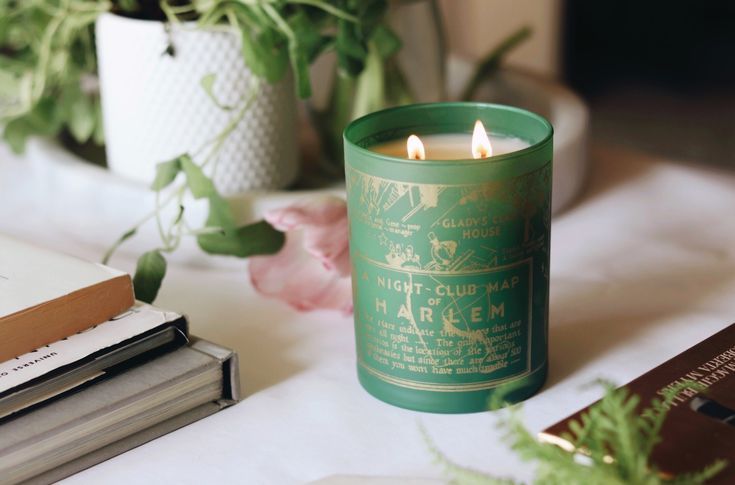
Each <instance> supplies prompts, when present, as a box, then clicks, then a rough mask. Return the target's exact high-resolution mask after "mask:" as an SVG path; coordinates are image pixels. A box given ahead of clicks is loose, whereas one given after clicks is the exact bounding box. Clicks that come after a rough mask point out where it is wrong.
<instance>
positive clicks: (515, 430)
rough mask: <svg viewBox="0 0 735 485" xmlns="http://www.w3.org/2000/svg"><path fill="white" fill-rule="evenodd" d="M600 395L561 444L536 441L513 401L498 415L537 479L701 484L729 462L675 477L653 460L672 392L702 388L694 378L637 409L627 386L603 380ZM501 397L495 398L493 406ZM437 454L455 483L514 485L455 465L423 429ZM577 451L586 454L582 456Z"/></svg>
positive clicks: (577, 484) (567, 483) (574, 483)
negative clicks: (506, 412) (664, 472)
mask: <svg viewBox="0 0 735 485" xmlns="http://www.w3.org/2000/svg"><path fill="white" fill-rule="evenodd" d="M602 385H603V386H604V389H605V394H604V396H603V398H602V399H601V400H600V401H599V402H597V403H596V404H594V405H592V406H591V407H590V408H589V410H588V412H586V413H584V414H582V416H581V420H580V421H573V422H572V423H571V425H570V430H571V433H567V434H566V435H563V436H562V438H563V439H564V440H565V441H567V442H568V443H569V445H570V450H571V451H567V450H564V449H562V448H560V447H558V446H556V445H553V444H547V443H542V442H539V441H538V440H537V439H536V438H535V437H534V435H533V433H531V432H530V431H529V430H528V429H527V428H526V427H525V426H524V425H523V422H522V420H521V418H520V416H519V414H518V409H517V407H515V408H511V409H510V413H509V415H508V416H507V417H506V418H505V419H502V420H501V422H500V426H501V427H502V428H503V429H504V430H505V432H506V439H507V440H508V442H509V443H510V445H511V447H512V448H513V450H515V451H516V453H518V455H519V456H520V458H521V459H522V460H524V461H529V462H533V463H535V465H536V469H535V471H536V478H535V480H534V482H535V483H538V484H548V485H556V484H558V485H629V484H633V485H664V484H687V485H694V484H702V483H705V482H707V481H708V480H710V479H711V478H713V477H714V476H715V475H717V474H718V473H719V472H720V471H722V469H723V468H725V466H726V465H727V463H726V462H725V461H723V460H716V461H714V462H713V463H712V464H710V465H709V466H707V467H705V468H704V469H703V470H699V471H693V472H691V473H687V474H682V475H679V476H676V477H673V478H666V477H664V476H663V475H662V474H661V473H660V472H659V470H658V469H657V468H656V466H655V464H653V463H652V462H651V453H652V452H653V449H654V447H655V446H656V445H657V444H658V443H659V442H660V441H661V437H660V431H661V426H662V425H663V423H664V420H665V419H666V416H667V413H668V409H669V408H670V405H671V403H672V402H673V400H674V399H675V398H676V396H677V395H678V394H679V393H680V392H681V391H683V390H684V389H687V388H690V389H695V390H698V391H701V390H703V389H702V388H701V386H700V385H698V384H696V383H694V382H683V383H681V384H680V385H679V386H674V387H673V388H671V389H669V390H667V393H666V394H665V396H664V399H663V400H660V399H654V400H652V401H651V402H650V403H649V404H648V406H647V407H645V408H644V409H642V410H641V411H640V412H639V411H638V409H639V408H640V406H639V405H640V404H641V401H640V397H639V396H637V395H634V394H631V393H630V392H629V391H628V390H627V389H625V388H621V389H616V388H615V386H613V385H611V384H609V383H602ZM498 404H499V401H498V400H497V399H496V400H495V402H494V403H493V407H495V406H497V405H498ZM424 435H425V437H426V439H427V442H428V443H429V448H430V450H431V452H432V454H433V456H434V458H435V460H436V461H437V462H438V463H439V464H441V465H442V466H443V467H444V468H445V470H446V472H447V474H448V475H449V476H451V477H452V480H453V483H458V484H478V485H479V484H486V485H514V484H516V483H519V482H516V481H514V480H512V479H508V478H497V477H493V476H490V475H487V474H484V473H481V472H478V471H476V470H473V469H470V468H465V467H463V466H459V465H457V464H455V463H453V462H451V461H450V460H448V459H447V458H446V457H445V456H444V455H443V454H442V453H441V452H440V451H439V450H438V449H437V448H436V446H435V445H434V444H433V443H432V442H431V440H430V439H429V438H428V435H426V432H425V431H424ZM580 456H583V457H587V459H586V460H580V459H579V458H580Z"/></svg>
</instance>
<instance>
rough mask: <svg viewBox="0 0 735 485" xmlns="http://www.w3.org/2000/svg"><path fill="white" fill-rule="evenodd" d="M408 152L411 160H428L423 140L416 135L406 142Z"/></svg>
mask: <svg viewBox="0 0 735 485" xmlns="http://www.w3.org/2000/svg"><path fill="white" fill-rule="evenodd" d="M406 151H407V152H408V158H410V159H411V160H426V151H425V150H424V144H423V143H422V142H421V138H419V137H418V136H416V135H411V136H409V137H408V140H406Z"/></svg>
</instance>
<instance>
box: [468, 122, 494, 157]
mask: <svg viewBox="0 0 735 485" xmlns="http://www.w3.org/2000/svg"><path fill="white" fill-rule="evenodd" d="M492 156H493V147H492V145H491V144H490V138H488V136H487V132H486V131H485V126H484V125H483V124H482V121H480V120H477V121H475V130H474V131H473V132H472V158H475V159H477V158H488V157H492Z"/></svg>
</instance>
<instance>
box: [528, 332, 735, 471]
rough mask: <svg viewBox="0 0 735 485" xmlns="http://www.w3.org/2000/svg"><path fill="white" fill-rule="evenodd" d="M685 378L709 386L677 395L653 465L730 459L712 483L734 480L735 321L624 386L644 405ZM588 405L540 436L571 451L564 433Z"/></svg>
mask: <svg viewBox="0 0 735 485" xmlns="http://www.w3.org/2000/svg"><path fill="white" fill-rule="evenodd" d="M682 381H695V382H698V383H699V384H701V385H702V386H705V387H706V390H704V391H703V392H701V393H698V392H695V391H693V390H691V389H686V390H684V391H682V392H681V393H679V394H678V396H677V397H676V399H675V401H674V402H673V405H672V406H671V409H670V411H669V414H668V416H667V418H666V421H665V422H664V425H663V428H662V429H661V438H662V441H661V442H660V443H659V444H658V445H657V446H656V448H655V449H654V451H653V455H652V460H653V463H655V464H656V465H657V466H658V467H659V469H660V470H661V471H662V472H664V473H666V474H669V473H670V474H673V475H678V474H680V473H685V472H692V471H697V470H701V469H702V468H704V467H705V466H707V465H709V464H711V463H712V462H713V461H715V460H716V459H725V460H727V462H728V466H727V468H725V469H724V470H723V471H722V472H721V473H720V474H719V475H717V476H716V477H715V479H714V480H713V481H711V482H710V483H718V484H719V483H722V484H725V483H735V324H733V325H730V326H729V327H727V328H725V329H724V330H722V331H720V332H718V333H716V334H715V335H713V336H712V337H710V338H708V339H706V340H704V341H703V342H700V343H699V344H697V345H695V346H694V347H691V348H690V349H688V350H686V351H684V352H682V353H681V354H679V355H677V356H676V357H674V358H672V359H670V360H668V361H666V362H664V363H663V364H661V365H660V366H658V367H656V368H654V369H653V370H651V371H649V372H646V373H645V374H643V375H642V376H640V377H638V378H637V379H635V380H633V381H632V382H630V383H629V384H627V385H626V386H625V387H626V388H628V389H629V390H630V391H631V392H632V393H635V394H638V395H640V396H641V405H640V407H641V408H643V407H645V406H647V405H648V404H649V403H650V402H651V400H652V399H653V398H654V397H659V398H662V394H663V393H664V392H665V390H666V389H667V388H669V387H671V386H674V385H677V384H679V383H681V382H682ZM587 409H588V408H584V409H581V410H579V411H577V412H576V413H574V414H573V415H571V416H569V417H567V418H566V419H564V420H562V421H560V422H558V423H556V424H554V425H552V426H550V427H549V428H547V429H545V430H544V431H542V432H541V433H539V439H540V440H541V441H545V442H549V443H554V444H557V445H559V446H561V447H562V448H566V449H569V448H570V447H571V445H570V444H569V443H567V442H566V441H565V440H564V439H562V438H561V435H562V433H568V432H569V427H568V426H569V422H570V421H571V420H577V421H579V418H580V415H581V414H582V413H584V412H585V411H587Z"/></svg>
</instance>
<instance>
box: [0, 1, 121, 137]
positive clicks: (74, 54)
mask: <svg viewBox="0 0 735 485" xmlns="http://www.w3.org/2000/svg"><path fill="white" fill-rule="evenodd" d="M110 7H111V3H110V2H107V1H102V0H100V1H82V0H0V122H3V123H5V129H4V132H3V136H4V138H5V140H6V141H7V142H8V144H9V145H10V146H11V147H12V149H13V150H15V151H21V150H22V149H23V147H24V145H25V142H26V139H27V138H28V136H30V135H33V134H39V135H45V136H54V135H57V134H59V133H60V132H61V131H62V130H68V131H69V133H70V134H71V135H72V136H73V137H74V138H75V139H76V140H77V141H78V142H80V143H81V142H85V141H87V140H90V139H92V140H94V141H95V142H97V143H102V139H103V133H102V120H101V111H100V103H99V93H98V92H97V89H96V82H95V78H94V74H95V73H96V69H97V63H96V59H95V54H94V37H93V29H92V26H93V24H94V21H95V20H96V18H97V16H98V15H99V14H100V13H102V12H104V11H106V10H108V9H109V8H110Z"/></svg>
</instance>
